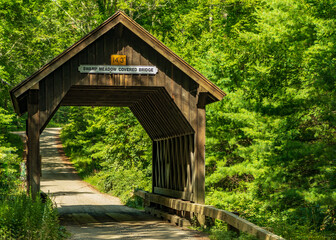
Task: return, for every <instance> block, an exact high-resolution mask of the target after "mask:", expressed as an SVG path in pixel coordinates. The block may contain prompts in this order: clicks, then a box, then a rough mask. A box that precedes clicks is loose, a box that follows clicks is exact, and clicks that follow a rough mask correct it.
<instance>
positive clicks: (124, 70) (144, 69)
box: [78, 65, 158, 75]
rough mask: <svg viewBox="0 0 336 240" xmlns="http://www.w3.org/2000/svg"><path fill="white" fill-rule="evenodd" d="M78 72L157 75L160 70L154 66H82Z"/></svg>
mask: <svg viewBox="0 0 336 240" xmlns="http://www.w3.org/2000/svg"><path fill="white" fill-rule="evenodd" d="M78 71H79V72H80V73H103V74H146V75H148V74H150V75H155V74H156V73H157V72H158V69H157V67H153V66H112V65H111V66H108V65H80V66H79V67H78Z"/></svg>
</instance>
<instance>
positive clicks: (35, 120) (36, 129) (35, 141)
mask: <svg viewBox="0 0 336 240" xmlns="http://www.w3.org/2000/svg"><path fill="white" fill-rule="evenodd" d="M38 103H39V90H38V89H37V87H36V88H35V89H32V90H29V92H28V103H27V105H28V119H27V126H26V128H27V137H28V143H27V146H28V154H27V182H28V184H27V190H28V193H29V192H31V194H32V197H33V198H34V199H35V198H36V196H37V194H38V192H39V191H40V176H41V158H40V143H39V140H40V112H39V106H38Z"/></svg>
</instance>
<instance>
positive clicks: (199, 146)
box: [194, 108, 205, 204]
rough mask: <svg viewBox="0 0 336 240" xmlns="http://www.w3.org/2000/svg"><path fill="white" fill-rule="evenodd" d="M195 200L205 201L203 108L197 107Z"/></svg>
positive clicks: (201, 202)
mask: <svg viewBox="0 0 336 240" xmlns="http://www.w3.org/2000/svg"><path fill="white" fill-rule="evenodd" d="M196 165H197V166H196V171H197V174H196V182H195V183H194V184H196V186H197V188H196V190H197V193H196V196H197V197H196V199H197V200H196V201H197V203H199V204H204V201H205V186H204V182H205V108H197V133H196Z"/></svg>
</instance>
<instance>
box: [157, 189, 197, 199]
mask: <svg viewBox="0 0 336 240" xmlns="http://www.w3.org/2000/svg"><path fill="white" fill-rule="evenodd" d="M153 193H156V194H160V195H165V196H169V197H174V198H180V199H183V200H188V201H190V199H192V193H190V192H188V191H177V190H172V189H167V188H160V187H155V188H154V191H153Z"/></svg>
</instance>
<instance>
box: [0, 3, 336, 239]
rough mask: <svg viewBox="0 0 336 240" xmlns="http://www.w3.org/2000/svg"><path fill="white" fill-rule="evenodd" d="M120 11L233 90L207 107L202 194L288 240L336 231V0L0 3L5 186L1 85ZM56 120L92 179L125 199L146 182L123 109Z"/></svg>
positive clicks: (7, 157) (0, 169) (13, 177)
mask: <svg viewBox="0 0 336 240" xmlns="http://www.w3.org/2000/svg"><path fill="white" fill-rule="evenodd" d="M119 9H120V10H123V11H124V12H125V13H126V14H128V15H129V16H130V17H132V18H133V19H134V20H135V21H137V22H138V23H139V24H140V25H142V26H143V27H144V28H145V29H146V30H148V31H149V32H150V33H151V34H153V35H154V36H156V37H157V38H158V39H159V40H161V41H162V42H163V43H165V44H166V45H167V46H168V47H169V48H171V49H172V50H173V51H174V52H175V53H177V54H178V55H179V56H181V57H182V58H183V59H184V60H186V61H187V62H188V63H190V64H191V65H192V66H193V67H195V68H196V69H197V70H199V71H200V72H201V73H202V74H204V75H205V76H206V77H207V78H208V79H210V80H211V81H212V82H213V83H215V84H217V85H218V86H219V87H220V88H221V89H223V90H224V91H225V92H226V93H227V96H226V97H225V98H224V99H223V101H221V102H219V103H214V104H211V105H209V106H208V108H207V132H206V134H207V142H206V203H207V204H210V205H214V206H216V207H218V208H223V209H225V210H230V211H237V212H239V213H240V215H241V216H242V217H244V218H246V219H248V220H250V221H252V222H254V223H255V224H257V225H260V226H264V227H267V228H269V229H270V230H272V231H274V232H275V233H277V234H279V235H282V236H283V237H285V238H287V239H307V236H309V237H310V239H332V238H336V236H335V231H336V207H335V206H336V191H335V189H336V166H335V165H336V163H335V162H336V81H335V80H336V1H335V0H267V1H266V0H225V1H224V0H197V1H195V0H147V1H145V0H124V1H121V0H81V1H77V0H11V1H8V0H0V19H1V21H0V90H1V92H0V173H1V175H0V184H1V194H2V196H5V195H11V194H13V192H15V191H16V190H13V189H17V186H18V185H20V181H19V175H20V170H19V169H20V168H19V165H20V161H21V160H20V157H19V156H20V151H21V150H22V146H21V145H20V144H19V140H18V139H17V138H15V137H14V136H12V135H11V134H10V131H13V130H18V129H24V128H25V121H24V117H22V118H18V117H17V116H16V115H15V114H14V112H13V107H12V105H11V102H10V97H9V93H8V91H9V90H10V89H11V88H12V87H14V86H15V85H16V84H18V83H19V82H21V81H22V80H24V79H25V78H26V77H28V76H30V75H31V74H32V73H34V72H35V71H36V70H37V69H39V68H40V67H41V66H42V65H43V64H45V63H47V62H48V61H50V60H51V59H52V58H54V57H55V56H57V55H58V54H60V53H61V52H62V51H64V50H65V49H66V48H67V47H69V46H70V45H72V44H73V43H75V42H76V41H77V40H79V39H80V38H81V37H83V36H85V35H86V34H88V33H89V32H90V31H91V30H93V29H94V28H95V27H97V26H98V25H99V24H101V23H102V22H103V21H104V20H106V19H107V18H108V17H110V16H111V15H112V14H113V13H114V12H115V11H117V10H119ZM51 124H52V125H54V126H56V125H57V126H59V125H62V126H63V130H62V140H63V143H64V145H65V147H66V152H67V154H68V155H69V156H70V157H71V159H72V161H73V162H74V164H75V166H76V167H77V170H78V171H79V173H80V174H81V176H82V177H83V178H84V179H85V180H86V181H89V182H90V183H92V184H94V185H95V186H97V187H98V188H99V189H101V190H102V191H105V192H110V193H112V194H114V195H117V196H120V197H121V198H122V200H123V201H124V202H126V203H128V204H131V205H132V204H134V202H133V200H132V198H131V194H130V193H131V191H132V190H133V189H134V188H141V189H144V190H150V184H151V142H150V139H149V138H148V136H147V135H146V133H145V131H144V130H143V129H142V127H141V126H140V125H139V123H138V122H137V120H136V119H135V118H134V116H133V115H132V114H131V112H130V111H129V110H128V109H127V108H98V107H97V108H92V107H70V108H61V109H60V110H59V111H58V113H57V114H56V116H55V117H54V119H53V121H52V122H51ZM20 149H21V150H20ZM0 213H1V209H0Z"/></svg>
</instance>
